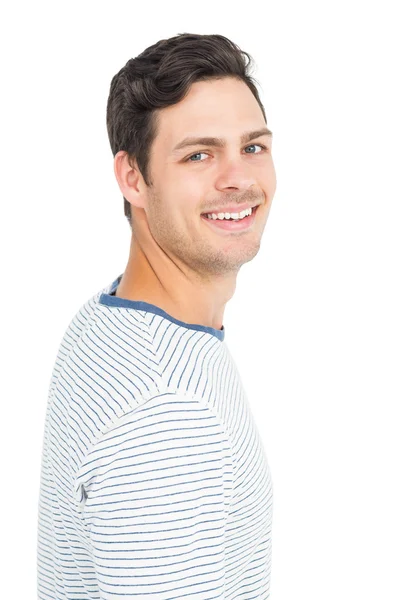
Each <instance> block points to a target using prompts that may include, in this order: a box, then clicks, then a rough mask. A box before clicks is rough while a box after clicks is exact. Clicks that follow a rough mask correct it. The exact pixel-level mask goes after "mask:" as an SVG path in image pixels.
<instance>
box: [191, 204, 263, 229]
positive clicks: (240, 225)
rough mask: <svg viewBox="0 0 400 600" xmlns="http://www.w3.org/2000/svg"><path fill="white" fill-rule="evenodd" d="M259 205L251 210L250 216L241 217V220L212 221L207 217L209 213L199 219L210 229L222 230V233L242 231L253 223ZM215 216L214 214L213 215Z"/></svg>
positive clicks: (212, 219)
mask: <svg viewBox="0 0 400 600" xmlns="http://www.w3.org/2000/svg"><path fill="white" fill-rule="evenodd" d="M258 207H259V205H258V204H257V205H256V206H254V207H253V208H252V211H251V214H250V215H247V216H246V217H243V219H225V218H224V219H214V218H210V217H207V214H211V213H203V214H202V215H201V218H202V219H204V220H205V221H207V223H208V224H209V226H210V227H212V228H213V229H218V230H220V231H221V230H224V231H228V232H229V231H232V232H233V231H244V230H246V229H248V228H250V227H251V226H252V224H253V223H254V221H255V217H256V213H257V209H258ZM214 214H216V213H214Z"/></svg>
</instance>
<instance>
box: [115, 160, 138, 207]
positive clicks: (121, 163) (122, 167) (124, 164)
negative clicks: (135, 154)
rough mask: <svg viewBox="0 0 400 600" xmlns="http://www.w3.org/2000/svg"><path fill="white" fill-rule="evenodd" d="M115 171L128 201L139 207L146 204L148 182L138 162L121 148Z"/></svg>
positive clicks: (120, 187)
mask: <svg viewBox="0 0 400 600" xmlns="http://www.w3.org/2000/svg"><path fill="white" fill-rule="evenodd" d="M114 173H115V177H116V179H117V181H118V185H119V189H120V190H121V192H122V195H123V196H124V197H125V198H126V199H127V201H128V202H129V203H130V204H132V206H136V207H138V208H144V206H145V193H144V189H145V187H146V184H145V182H144V180H143V177H142V174H141V172H140V170H139V167H138V165H137V162H136V158H134V159H131V160H129V156H128V153H127V152H126V151H124V150H120V151H119V152H117V154H116V155H115V157H114Z"/></svg>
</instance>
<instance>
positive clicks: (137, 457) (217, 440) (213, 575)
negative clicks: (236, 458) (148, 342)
mask: <svg viewBox="0 0 400 600" xmlns="http://www.w3.org/2000/svg"><path fill="white" fill-rule="evenodd" d="M232 480H233V465H232V453H231V447H230V443H229V438H228V437H227V435H226V432H225V429H224V427H223V424H222V423H221V421H220V419H219V417H218V416H217V415H215V414H214V412H213V411H212V410H211V409H210V408H209V407H208V406H207V404H206V403H205V402H203V401H202V400H201V399H200V400H199V399H192V398H188V397H186V396H184V395H178V394H172V393H169V394H163V395H159V396H156V397H154V398H151V399H150V400H148V401H146V402H145V403H144V404H143V405H142V406H140V407H139V408H138V409H134V410H132V412H130V413H129V414H126V415H124V416H123V417H121V418H119V419H118V421H117V422H116V423H114V424H113V425H112V427H111V428H110V429H108V430H107V431H106V433H104V434H103V435H102V436H101V438H100V439H99V440H98V441H96V443H95V444H94V445H93V446H92V447H91V448H90V450H89V452H88V454H87V455H86V458H85V460H84V463H83V464H82V465H81V467H80V469H79V472H78V477H77V479H76V488H75V491H76V497H77V499H79V510H80V513H81V518H82V524H83V529H84V531H85V535H86V537H87V543H88V545H89V547H90V550H91V556H92V557H93V565H92V568H93V571H94V576H95V579H96V583H97V596H96V597H98V598H100V599H101V600H120V599H121V600H122V599H124V600H127V599H137V600H139V599H140V600H142V599H145V598H148V599H149V600H173V599H180V598H183V597H188V598H191V599H193V600H197V599H200V598H201V599H202V600H206V599H211V598H212V599H213V600H222V599H223V598H224V585H225V573H226V564H225V544H226V542H227V540H226V523H227V518H228V513H229V505H230V498H231V494H232ZM88 576H89V574H88Z"/></svg>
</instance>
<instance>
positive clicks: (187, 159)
mask: <svg viewBox="0 0 400 600" xmlns="http://www.w3.org/2000/svg"><path fill="white" fill-rule="evenodd" d="M256 146H258V147H259V148H261V149H262V150H266V149H267V147H266V146H264V145H263V144H250V146H246V150H247V148H254V147H256ZM202 154H204V155H205V156H207V153H206V152H196V154H191V156H188V158H186V159H185V162H203V161H202V160H192V159H194V158H195V157H196V156H201V155H202ZM246 154H260V152H246Z"/></svg>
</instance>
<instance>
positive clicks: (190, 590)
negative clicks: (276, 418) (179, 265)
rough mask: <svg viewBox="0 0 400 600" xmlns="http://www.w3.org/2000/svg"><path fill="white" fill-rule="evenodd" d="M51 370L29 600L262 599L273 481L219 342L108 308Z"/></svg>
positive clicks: (150, 311)
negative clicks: (34, 577) (34, 591)
mask: <svg viewBox="0 0 400 600" xmlns="http://www.w3.org/2000/svg"><path fill="white" fill-rule="evenodd" d="M121 277H122V275H120V276H119V277H118V278H117V279H116V280H115V281H114V282H113V283H112V284H110V285H108V286H107V287H106V288H104V289H103V290H102V291H101V292H99V293H97V294H96V295H95V296H93V297H92V298H91V299H90V300H89V301H88V302H86V303H85V304H84V305H83V306H82V307H81V309H80V310H79V311H78V313H77V314H76V315H75V317H74V318H73V320H72V321H71V323H70V324H69V326H68V328H67V330H66V332H65V334H64V337H63V340H62V342H61V345H60V348H59V351H58V355H57V358H56V361H55V365H54V369H53V373H52V377H51V381H50V389H49V398H48V405H47V412H46V422H45V429H44V442H43V455H42V471H41V482H40V497H39V521H38V599H39V600H72V599H73V600H98V599H102V600H103V599H104V600H120V599H121V600H122V599H124V600H127V599H131V598H132V599H137V600H139V599H140V600H141V599H149V600H150V599H151V600H153V599H157V600H178V599H181V598H186V597H187V598H189V599H193V600H200V599H201V600H211V599H213V600H217V599H218V600H222V599H223V600H250V599H260V600H265V599H267V598H269V590H270V567H271V524H272V481H271V477H270V471H269V467H268V462H267V459H266V456H265V453H264V449H263V445H262V441H261V439H260V436H259V434H258V431H257V427H256V425H255V422H254V420H253V417H252V415H251V410H250V407H249V405H248V402H247V399H246V395H245V393H244V390H243V387H242V384H241V380H240V376H239V374H238V372H237V369H236V366H235V363H234V361H233V358H232V356H231V355H230V353H229V351H228V348H227V346H226V343H225V342H224V337H225V329H224V328H222V329H221V330H217V329H213V328H212V327H205V326H202V325H193V324H187V323H183V322H182V321H178V320H177V319H174V318H173V317H172V316H170V315H168V314H167V313H166V312H164V311H163V310H161V309H159V308H158V307H156V306H154V305H152V304H148V303H146V302H139V301H132V300H126V299H121V298H118V297H116V296H115V295H113V293H114V292H115V290H116V288H117V286H118V284H119V281H120V279H121Z"/></svg>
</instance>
